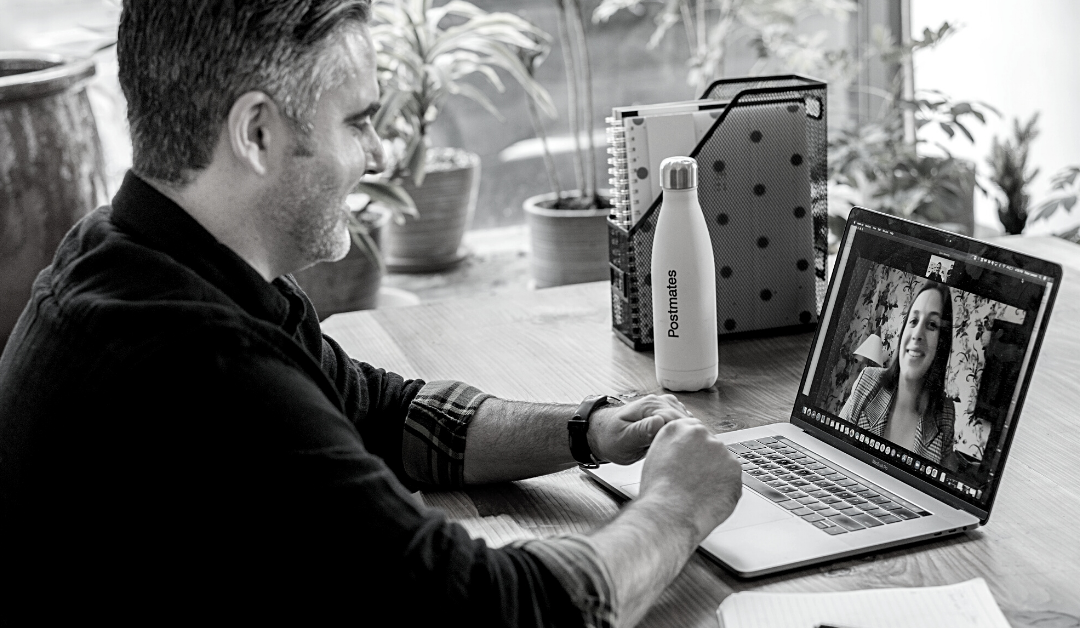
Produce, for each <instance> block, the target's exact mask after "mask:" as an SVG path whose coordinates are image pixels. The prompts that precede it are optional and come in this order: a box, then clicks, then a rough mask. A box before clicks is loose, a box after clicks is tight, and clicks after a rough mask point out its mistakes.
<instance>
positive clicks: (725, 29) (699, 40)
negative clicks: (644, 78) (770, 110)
mask: <svg viewBox="0 0 1080 628" xmlns="http://www.w3.org/2000/svg"><path fill="white" fill-rule="evenodd" d="M657 3H662V4H663V7H662V8H661V9H660V11H659V12H658V13H657V14H656V16H655V22H656V29H655V30H654V31H653V34H652V36H651V37H650V38H649V41H648V43H647V44H646V47H647V48H649V49H653V48H655V47H656V46H657V45H659V43H660V42H661V41H662V40H663V39H664V38H665V37H667V36H668V34H669V33H670V32H672V29H675V30H679V29H677V28H676V27H677V26H679V25H681V26H682V29H681V30H682V33H683V35H684V37H685V41H686V45H687V48H688V49H689V51H690V56H689V58H688V59H687V61H686V65H687V83H688V84H690V85H691V86H692V87H693V88H694V92H695V93H697V94H701V93H703V92H704V91H705V89H706V88H707V87H708V86H709V85H710V84H711V83H712V82H713V81H714V80H716V79H719V78H722V75H723V71H724V62H725V58H726V56H727V52H728V48H729V46H731V45H733V44H748V45H749V46H751V47H752V48H753V50H754V52H755V53H756V55H757V62H756V63H755V67H754V68H753V69H752V70H751V74H764V73H772V72H774V71H775V69H776V68H770V67H769V65H770V64H773V65H779V66H780V68H782V69H783V71H784V72H785V73H786V72H797V73H803V74H811V75H815V76H817V75H819V74H820V73H821V72H823V71H826V70H835V69H842V68H843V67H845V66H846V65H847V61H848V59H847V55H846V54H845V53H844V52H843V51H839V50H831V49H828V48H826V47H825V46H824V45H823V44H824V42H825V39H826V37H827V33H826V32H825V31H819V32H815V33H804V32H800V31H799V30H798V26H799V25H800V24H802V23H803V22H804V21H805V20H806V19H807V18H810V17H812V16H829V17H834V18H837V19H840V20H846V19H847V16H848V14H850V13H852V12H854V10H855V5H856V3H855V2H854V1H853V0H796V1H792V0H698V1H697V2H691V1H690V0H602V2H600V5H599V6H598V7H597V8H596V11H595V12H594V13H593V19H594V20H595V21H597V22H603V21H606V20H608V19H610V18H611V17H612V16H613V15H615V14H616V13H618V12H620V11H624V10H626V11H635V12H641V13H642V14H644V12H643V11H642V9H643V8H644V5H648V4H657ZM823 78H826V79H831V77H830V76H824V77H823Z"/></svg>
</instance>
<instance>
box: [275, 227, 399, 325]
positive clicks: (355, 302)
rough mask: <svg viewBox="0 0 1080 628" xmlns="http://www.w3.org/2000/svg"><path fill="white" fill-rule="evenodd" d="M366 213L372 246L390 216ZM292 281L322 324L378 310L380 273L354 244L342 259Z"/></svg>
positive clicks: (311, 269) (379, 236)
mask: <svg viewBox="0 0 1080 628" xmlns="http://www.w3.org/2000/svg"><path fill="white" fill-rule="evenodd" d="M366 213H369V214H371V215H372V216H371V222H370V227H369V231H368V234H369V235H370V236H371V239H372V240H374V241H375V244H380V241H381V240H382V231H383V229H385V227H386V225H387V223H389V222H390V213H389V212H388V211H385V210H380V209H377V208H374V209H370V210H368V212H366ZM380 246H381V244H380ZM293 277H294V278H295V279H296V281H297V283H299V284H300V287H301V288H303V289H304V292H305V293H306V294H307V296H308V298H309V299H311V304H312V305H314V306H315V312H317V313H318V315H319V320H325V319H326V317H328V316H330V315H332V314H339V313H341V312H352V311H355V310H370V309H374V308H375V307H376V306H378V295H379V286H380V285H382V277H383V273H382V270H380V269H379V266H378V264H376V263H375V262H374V261H372V259H371V258H370V257H369V256H368V255H367V254H366V253H365V252H364V251H363V250H361V249H360V248H358V247H357V246H356V243H355V242H354V243H353V244H352V246H351V247H350V248H349V253H348V254H347V255H346V256H345V257H344V259H341V260H338V261H336V262H322V263H320V264H316V265H314V266H312V267H310V268H305V269H304V270H301V271H300V272H297V273H294V274H293Z"/></svg>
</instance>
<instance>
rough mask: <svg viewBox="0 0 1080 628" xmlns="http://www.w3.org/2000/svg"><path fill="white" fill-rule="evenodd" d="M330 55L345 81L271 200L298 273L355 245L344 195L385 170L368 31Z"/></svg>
mask: <svg viewBox="0 0 1080 628" xmlns="http://www.w3.org/2000/svg"><path fill="white" fill-rule="evenodd" d="M325 57H326V58H325V59H324V60H323V62H324V63H336V64H338V67H339V68H343V72H344V80H339V84H338V85H336V86H335V87H333V88H332V89H328V90H326V91H324V92H323V93H322V96H321V97H320V99H319V102H318V104H317V107H316V110H315V118H314V130H313V131H312V132H311V134H310V136H309V137H306V138H303V137H294V140H295V141H296V143H295V145H294V146H293V149H292V150H291V151H290V154H289V155H287V156H286V157H285V161H284V164H283V170H282V176H281V177H280V178H279V179H278V181H277V182H276V183H275V185H273V186H272V188H271V191H270V193H269V194H268V195H267V197H266V199H265V201H266V206H267V207H268V209H269V210H270V219H271V220H272V222H273V223H274V226H275V230H276V231H278V232H279V233H280V234H281V235H282V236H284V238H283V244H284V246H286V247H288V248H290V249H292V250H291V251H290V255H289V257H290V258H295V260H296V262H297V263H298V264H299V266H298V267H297V270H298V269H299V268H303V267H306V266H309V265H311V264H314V263H316V262H320V261H328V260H339V259H341V258H343V257H345V255H346V253H348V252H349V243H350V238H349V231H348V227H347V218H348V207H347V206H346V204H345V197H346V196H347V195H348V194H349V193H350V192H352V190H353V189H354V188H355V187H356V184H357V183H358V182H359V181H360V178H361V177H362V176H363V175H364V174H365V172H369V171H371V172H378V171H381V170H383V168H384V161H383V160H384V157H383V152H382V145H381V143H380V142H379V137H378V136H377V135H376V134H375V129H374V127H373V126H372V124H371V116H372V115H373V114H374V113H375V111H376V110H377V109H378V104H379V85H378V81H377V79H376V73H375V67H376V66H375V53H374V49H373V47H372V44H371V39H370V38H369V36H368V34H367V29H366V28H364V29H361V28H355V29H352V30H349V31H347V32H346V34H345V35H344V36H343V37H342V39H341V41H340V42H339V43H337V44H333V45H331V46H330V47H329V48H328V49H327V51H326V53H325ZM339 71H342V70H339Z"/></svg>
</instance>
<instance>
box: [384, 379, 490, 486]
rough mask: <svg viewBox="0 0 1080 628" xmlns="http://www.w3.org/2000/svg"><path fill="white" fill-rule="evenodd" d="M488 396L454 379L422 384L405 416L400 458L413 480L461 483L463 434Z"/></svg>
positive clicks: (463, 447)
mask: <svg viewBox="0 0 1080 628" xmlns="http://www.w3.org/2000/svg"><path fill="white" fill-rule="evenodd" d="M489 397H492V395H489V394H488V393H485V392H481V391H480V390H479V389H477V388H474V387H472V386H469V385H468V384H464V383H462V382H456V381H447V380H442V381H435V382H428V383H426V384H424V387H423V388H421V389H420V392H419V393H417V395H416V397H414V398H413V400H412V403H410V404H409V412H408V416H406V417H405V430H404V432H403V433H402V438H401V459H402V462H403V466H404V468H405V473H406V475H408V476H409V479H411V480H413V481H414V482H419V483H421V484H427V485H429V486H439V487H444V488H457V487H461V486H464V485H465V434H466V432H467V431H468V429H469V422H470V421H472V418H473V416H475V415H476V410H477V408H479V407H480V404H481V403H483V402H484V401H485V400H486V399H488V398H489Z"/></svg>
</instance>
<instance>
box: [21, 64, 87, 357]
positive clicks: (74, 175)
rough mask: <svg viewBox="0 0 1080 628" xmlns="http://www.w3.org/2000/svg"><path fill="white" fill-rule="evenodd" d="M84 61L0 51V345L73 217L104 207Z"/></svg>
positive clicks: (70, 224) (71, 223)
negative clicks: (100, 206)
mask: <svg viewBox="0 0 1080 628" xmlns="http://www.w3.org/2000/svg"><path fill="white" fill-rule="evenodd" d="M92 76H94V62H93V61H92V60H88V59H87V60H80V61H74V60H71V59H67V58H64V57H60V56H57V55H51V54H46V53H39V52H31V53H19V52H0V147H2V148H0V268H2V269H3V272H0V346H3V343H4V342H5V341H6V340H7V337H8V335H9V334H10V333H11V330H12V328H13V327H14V326H15V321H16V320H17V319H18V317H19V314H20V313H21V312H22V310H23V308H24V307H25V306H26V302H27V301H28V300H29V298H30V285H31V284H32V283H33V281H34V278H35V277H37V274H38V273H39V272H40V271H41V269H43V268H45V267H46V266H47V265H49V264H50V263H51V262H52V258H53V255H54V254H55V253H56V247H57V245H59V244H60V240H61V239H62V238H63V237H64V234H65V233H67V231H68V229H70V228H71V226H72V225H74V224H75V222H76V221H78V220H79V218H82V217H83V216H84V215H86V213H87V212H89V211H91V210H92V209H94V208H95V207H96V206H98V205H101V204H103V203H105V202H106V198H107V195H106V190H105V174H104V173H105V162H104V159H103V157H102V152H101V141H100V139H99V138H98V132H97V126H96V124H95V122H94V114H93V112H92V111H91V110H90V101H89V99H88V98H87V96H86V84H87V82H88V81H89V80H90V78H91V77H92Z"/></svg>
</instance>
